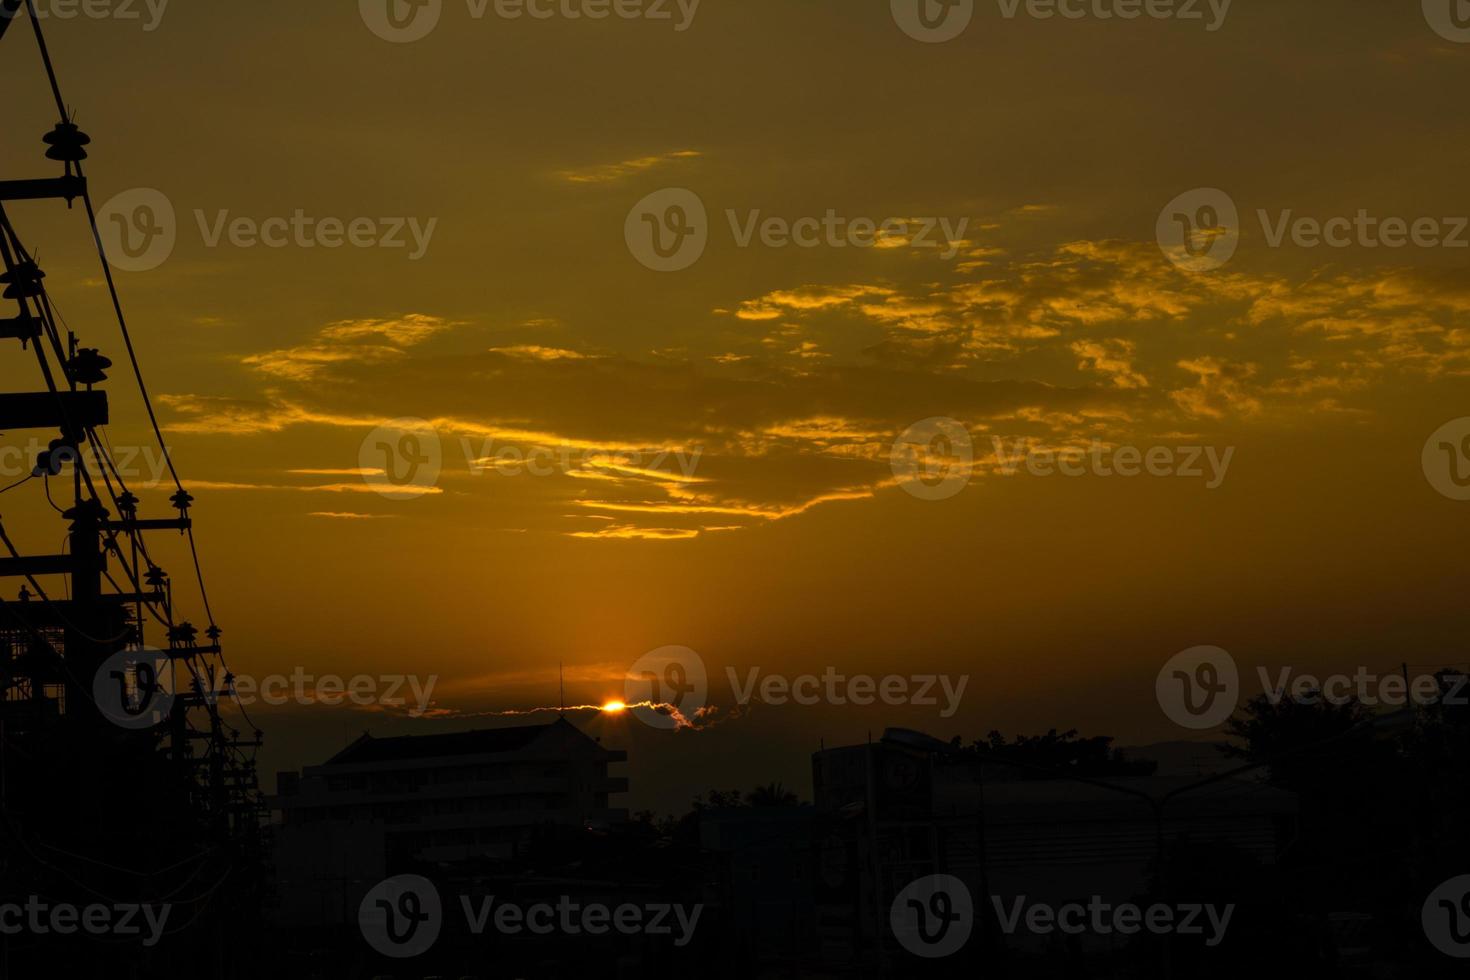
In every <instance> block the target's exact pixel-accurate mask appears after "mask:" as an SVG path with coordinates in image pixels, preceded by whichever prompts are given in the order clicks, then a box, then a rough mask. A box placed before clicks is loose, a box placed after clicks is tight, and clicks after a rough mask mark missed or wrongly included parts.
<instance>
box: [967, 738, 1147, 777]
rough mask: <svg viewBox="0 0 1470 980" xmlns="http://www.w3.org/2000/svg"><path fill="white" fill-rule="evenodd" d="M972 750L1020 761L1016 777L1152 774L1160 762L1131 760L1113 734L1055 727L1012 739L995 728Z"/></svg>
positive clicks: (992, 757)
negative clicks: (1115, 745) (1117, 746)
mask: <svg viewBox="0 0 1470 980" xmlns="http://www.w3.org/2000/svg"><path fill="white" fill-rule="evenodd" d="M969 751H970V752H973V753H976V754H977V755H980V756H981V757H989V758H991V759H993V760H995V761H997V762H1001V763H1004V762H1015V763H1019V764H1020V765H1018V766H1017V767H1016V768H1015V769H1014V770H1013V772H1012V775H1013V776H1014V778H1016V779H1055V778H1058V777H1060V776H1064V775H1068V776H1085V777H1093V778H1095V777H1099V776H1151V775H1153V773H1154V770H1156V769H1157V768H1158V763H1156V762H1152V761H1149V760H1147V759H1129V758H1128V757H1127V756H1126V754H1125V753H1124V752H1123V750H1122V749H1115V748H1113V737H1112V736H1111V735H1093V736H1088V737H1083V736H1081V735H1079V734H1078V732H1077V729H1075V728H1072V729H1068V730H1067V731H1065V732H1061V733H1058V732H1057V730H1056V729H1055V728H1053V729H1052V730H1051V731H1049V732H1047V733H1046V734H1045V735H1017V736H1016V737H1015V739H1013V740H1010V741H1007V739H1006V737H1005V736H1004V735H1002V734H1001V733H1000V732H995V731H993V732H991V733H990V734H989V735H988V736H987V737H986V740H985V741H983V742H980V741H977V742H976V743H975V744H974V745H973V746H971V747H970V749H969ZM1030 767H1036V768H1030ZM1041 770H1053V771H1054V772H1051V773H1048V772H1045V771H1041Z"/></svg>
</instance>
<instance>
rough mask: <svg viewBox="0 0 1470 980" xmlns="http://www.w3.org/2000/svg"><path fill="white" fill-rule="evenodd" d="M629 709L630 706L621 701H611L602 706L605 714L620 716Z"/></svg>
mask: <svg viewBox="0 0 1470 980" xmlns="http://www.w3.org/2000/svg"><path fill="white" fill-rule="evenodd" d="M627 707H628V706H627V705H626V704H624V703H623V702H621V701H609V702H607V703H606V704H604V705H603V706H602V711H603V713H604V714H609V715H619V714H622V713H623V711H625V710H626V709H627Z"/></svg>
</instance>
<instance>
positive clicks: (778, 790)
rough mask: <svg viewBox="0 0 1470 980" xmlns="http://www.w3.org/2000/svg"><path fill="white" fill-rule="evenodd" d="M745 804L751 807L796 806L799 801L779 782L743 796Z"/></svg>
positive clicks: (760, 787)
mask: <svg viewBox="0 0 1470 980" xmlns="http://www.w3.org/2000/svg"><path fill="white" fill-rule="evenodd" d="M745 802H746V803H748V804H750V805H751V806H796V805H798V804H799V803H800V802H801V800H800V799H799V798H798V797H797V795H796V794H795V793H792V792H790V791H789V790H787V789H786V787H785V786H783V785H781V784H780V783H779V782H775V783H767V784H766V785H764V786H757V787H756V788H755V789H753V790H751V791H750V792H749V793H746V794H745Z"/></svg>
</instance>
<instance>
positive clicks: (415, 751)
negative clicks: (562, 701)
mask: <svg viewBox="0 0 1470 980" xmlns="http://www.w3.org/2000/svg"><path fill="white" fill-rule="evenodd" d="M558 725H566V726H568V727H572V726H571V723H570V722H568V721H566V720H565V719H562V718H559V719H557V720H556V721H554V722H552V723H551V724H549V725H518V726H516V727H513V728H479V729H474V730H472V731H468V732H446V733H444V734H442V735H399V736H395V737H393V738H373V736H371V735H369V734H367V733H366V732H364V733H363V735H362V737H361V738H359V739H358V740H357V741H355V742H353V743H352V744H351V745H349V746H347V748H345V749H343V750H342V751H341V752H338V753H337V754H336V755H334V756H332V758H330V759H328V760H327V763H326V764H327V765H329V766H350V765H358V764H361V763H372V762H395V761H400V760H404V759H434V758H440V757H443V756H455V755H493V754H495V753H498V752H516V751H518V750H520V749H523V748H525V747H526V746H528V745H530V744H531V743H532V742H534V741H535V740H536V739H537V738H539V737H540V736H541V735H543V734H545V733H546V732H547V731H548V730H550V729H552V728H555V727H556V726H558Z"/></svg>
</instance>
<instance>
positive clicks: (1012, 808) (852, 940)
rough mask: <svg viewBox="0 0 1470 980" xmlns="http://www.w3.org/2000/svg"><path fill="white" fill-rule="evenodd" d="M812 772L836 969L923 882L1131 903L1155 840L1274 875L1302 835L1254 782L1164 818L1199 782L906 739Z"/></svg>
mask: <svg viewBox="0 0 1470 980" xmlns="http://www.w3.org/2000/svg"><path fill="white" fill-rule="evenodd" d="M812 770H813V772H812V781H813V796H814V802H815V805H816V809H817V811H818V814H819V815H822V816H824V817H825V818H826V820H825V823H824V824H823V826H825V827H826V828H827V830H826V833H827V836H826V839H825V840H821V841H819V842H818V845H817V847H818V862H817V865H818V869H819V874H818V880H817V882H816V886H815V895H816V921H817V924H818V931H819V934H820V935H821V937H822V939H823V941H824V943H825V944H826V945H827V946H828V947H829V948H830V949H831V950H832V955H831V956H830V957H829V959H830V960H836V961H840V960H841V959H843V958H844V957H848V958H850V959H854V960H856V959H859V958H861V956H862V955H863V954H864V952H865V951H866V950H868V949H869V948H870V947H871V946H872V945H873V940H871V939H870V938H869V937H875V936H879V935H881V933H882V931H883V929H884V928H886V924H887V923H886V919H887V916H888V909H889V903H891V901H892V900H893V897H894V896H895V895H896V894H897V893H898V892H899V891H900V890H902V889H903V888H904V887H905V886H906V885H907V884H908V883H909V882H912V881H914V880H915V879H917V878H920V877H923V876H926V875H932V874H949V875H954V876H955V877H958V878H960V879H961V880H963V881H964V882H965V883H966V885H967V886H968V887H969V889H970V891H971V893H972V894H973V895H974V896H975V899H976V903H977V906H981V907H982V908H983V907H984V906H988V905H989V904H990V903H989V901H988V899H987V898H986V896H997V897H999V898H1001V899H1002V900H1006V899H1013V898H1015V897H1016V896H1019V895H1024V896H1026V897H1027V898H1028V899H1029V900H1031V901H1040V902H1049V903H1053V904H1062V903H1066V902H1073V901H1077V900H1079V899H1082V900H1086V899H1087V898H1089V897H1091V896H1094V895H1097V896H1101V897H1103V898H1105V899H1108V900H1111V901H1127V900H1130V899H1133V898H1136V897H1138V896H1140V895H1143V894H1146V893H1147V892H1148V891H1149V890H1150V888H1151V887H1152V884H1153V878H1152V874H1153V870H1154V868H1155V866H1156V863H1157V859H1158V858H1159V856H1160V847H1161V842H1162V846H1163V847H1166V848H1171V847H1173V846H1174V845H1175V844H1176V843H1177V842H1180V841H1188V842H1190V843H1192V844H1198V845H1206V846H1211V847H1223V848H1227V849H1229V853H1232V854H1237V855H1240V856H1241V858H1242V859H1246V860H1251V861H1254V862H1255V863H1257V864H1259V865H1262V866H1269V865H1272V864H1274V863H1275V862H1276V859H1277V857H1278V855H1279V854H1280V852H1281V851H1282V850H1283V849H1284V847H1285V846H1286V845H1287V844H1288V843H1289V842H1290V841H1291V840H1292V838H1293V836H1294V834H1295V832H1296V816H1297V809H1298V807H1297V800H1296V797H1295V795H1294V794H1291V793H1288V792H1284V791H1281V790H1277V789H1273V788H1272V787H1269V786H1267V785H1265V784H1264V783H1262V782H1260V781H1257V780H1251V779H1231V780H1222V781H1219V782H1216V783H1212V784H1210V785H1209V786H1208V788H1207V789H1205V791H1203V792H1197V793H1191V792H1184V793H1181V794H1179V795H1177V796H1174V797H1173V798H1171V799H1169V800H1168V802H1167V804H1165V805H1164V806H1163V808H1162V810H1161V811H1159V810H1156V808H1155V807H1154V805H1152V804H1151V803H1150V800H1163V799H1165V798H1166V797H1167V796H1169V794H1171V793H1177V792H1178V791H1180V790H1182V789H1185V788H1186V787H1193V786H1199V785H1200V784H1201V780H1200V779H1198V778H1193V777H1158V776H1145V777H1138V776H1130V777H1106V778H1101V779H1099V780H1096V781H1095V782H1086V781H1080V780H1074V779H1070V778H1067V777H1066V776H1065V774H1062V773H1056V774H1052V775H1047V774H1041V773H1036V772H1029V773H1028V772H1025V771H1022V770H1017V769H1015V768H1011V767H1009V766H1000V765H996V764H994V763H984V764H982V763H981V762H980V760H979V758H978V757H977V756H974V755H972V754H968V753H966V752H964V751H962V750H960V749H959V748H958V747H957V746H951V745H946V744H945V743H943V742H940V741H938V740H936V739H933V738H930V737H928V736H926V735H922V734H920V733H916V732H907V731H903V730H889V731H888V732H885V733H884V737H883V739H882V741H880V742H876V743H870V744H866V745H853V746H844V747H841V748H833V749H826V750H823V751H821V752H818V753H815V754H814V755H813V757H812ZM1099 783H1106V784H1107V785H1106V786H1103V785H1099ZM1160 813H1161V814H1162V825H1160V823H1159V814H1160ZM1014 942H1015V944H1016V945H1017V946H1025V945H1027V940H1026V939H1025V937H1016V939H1015V940H1014ZM880 949H881V946H880Z"/></svg>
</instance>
